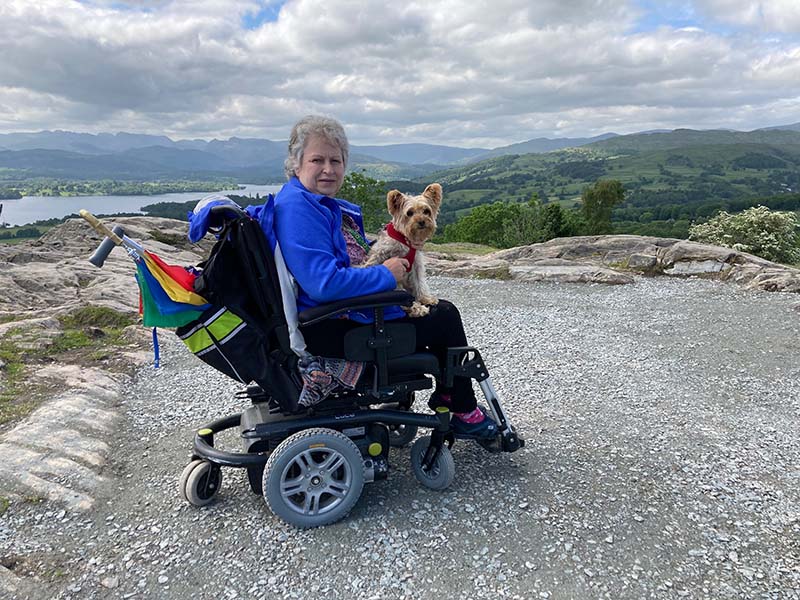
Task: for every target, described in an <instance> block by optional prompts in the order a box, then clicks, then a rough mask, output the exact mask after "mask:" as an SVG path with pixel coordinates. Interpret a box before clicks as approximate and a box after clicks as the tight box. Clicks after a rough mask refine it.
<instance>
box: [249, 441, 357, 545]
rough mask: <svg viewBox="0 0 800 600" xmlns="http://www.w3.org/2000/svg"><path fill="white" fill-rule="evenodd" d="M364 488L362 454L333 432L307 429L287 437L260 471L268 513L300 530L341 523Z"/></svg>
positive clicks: (350, 443) (352, 444)
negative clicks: (262, 476)
mask: <svg viewBox="0 0 800 600" xmlns="http://www.w3.org/2000/svg"><path fill="white" fill-rule="evenodd" d="M363 488H364V463H363V458H362V456H361V452H360V451H359V450H358V447H357V446H356V445H355V444H354V443H353V441H352V440H351V439H350V438H348V437H347V436H346V435H344V434H342V433H340V432H338V431H336V430H333V429H326V428H316V429H308V430H306V431H300V432H298V433H295V434H294V435H291V436H289V437H288V438H286V439H285V440H284V441H283V442H281V443H280V445H279V446H278V447H277V448H276V449H275V451H274V452H273V453H272V454H271V455H270V457H269V460H268V461H267V465H266V467H265V468H264V481H263V490H264V499H265V500H266V501H267V504H268V505H269V507H270V509H272V512H273V513H275V514H276V515H277V516H278V517H280V518H281V519H283V520H284V521H286V522H287V523H289V524H290V525H294V526H295V527H299V528H301V529H306V528H309V527H319V526H320V525H329V524H331V523H335V522H336V521H338V520H339V519H342V518H344V517H345V516H346V515H347V514H348V513H349V512H350V510H351V509H352V508H353V506H355V503H356V502H357V501H358V499H359V497H360V496H361V491H362V489H363Z"/></svg>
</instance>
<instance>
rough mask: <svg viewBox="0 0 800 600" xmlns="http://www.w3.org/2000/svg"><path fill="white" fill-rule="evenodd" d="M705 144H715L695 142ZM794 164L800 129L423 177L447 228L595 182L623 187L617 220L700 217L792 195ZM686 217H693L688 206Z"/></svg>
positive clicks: (588, 150)
mask: <svg viewBox="0 0 800 600" xmlns="http://www.w3.org/2000/svg"><path fill="white" fill-rule="evenodd" d="M626 138H627V141H625V140H626ZM703 140H705V141H706V142H709V141H713V142H715V143H705V144H702V143H699V142H701V141H703ZM738 140H747V141H745V142H742V141H738ZM678 143H683V144H685V145H683V146H676V144H678ZM798 167H800V132H794V131H758V132H751V133H741V132H727V131H719V132H718V131H712V132H695V131H689V130H679V131H677V132H674V134H638V135H635V136H620V137H617V138H612V139H608V140H604V141H601V142H596V143H594V144H590V145H587V146H583V147H581V148H572V149H566V150H560V151H556V152H549V153H546V154H523V155H516V156H515V155H511V156H503V157H498V158H494V159H490V160H486V161H482V162H479V163H475V164H472V165H469V166H466V167H461V168H457V169H448V170H445V171H439V172H436V173H433V174H431V175H429V176H427V177H426V180H427V181H439V182H441V183H442V184H443V185H444V186H445V202H444V206H443V220H444V222H445V223H448V222H452V221H453V220H454V219H455V218H457V217H458V216H461V215H463V214H465V213H466V212H468V211H469V209H470V208H472V207H474V206H477V205H479V204H485V203H488V202H494V201H498V200H500V201H506V202H520V201H524V200H527V199H528V198H530V197H531V195H532V194H533V193H536V194H538V196H539V197H540V198H541V199H542V200H543V201H545V202H558V203H559V204H561V205H562V206H565V207H570V206H573V205H575V204H576V203H577V202H578V201H579V199H580V194H581V192H582V191H583V189H584V188H585V187H586V186H588V185H590V184H592V183H594V182H595V181H596V180H598V179H601V178H604V179H617V180H619V181H621V182H622V183H623V184H624V186H625V190H626V203H625V205H624V206H623V207H620V208H619V209H617V213H616V214H617V218H622V216H621V215H622V213H621V212H620V211H624V210H626V209H631V211H632V212H631V211H629V213H627V214H625V217H624V218H625V219H626V220H639V219H640V218H642V217H643V216H645V217H646V215H645V213H647V212H648V209H652V208H654V207H660V206H664V205H687V206H689V205H691V206H693V207H697V206H699V205H706V206H708V207H715V208H713V209H712V208H709V209H708V210H701V211H700V213H699V214H700V216H708V214H712V213H713V212H714V211H715V210H719V208H720V207H724V206H726V205H727V204H728V203H730V202H731V201H734V200H736V201H738V200H742V199H747V198H757V197H763V196H773V195H779V194H785V193H791V192H797V191H798V190H800V168H798ZM650 212H651V213H652V211H650ZM687 214H690V215H691V217H690V218H694V217H695V216H697V213H696V211H695V210H694V209H693V210H692V211H689V213H687ZM684 216H685V215H684ZM651 217H652V215H651Z"/></svg>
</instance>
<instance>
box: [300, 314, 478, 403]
mask: <svg viewBox="0 0 800 600" xmlns="http://www.w3.org/2000/svg"><path fill="white" fill-rule="evenodd" d="M389 322H390V323H411V324H412V325H414V327H415V329H416V332H417V351H418V352H430V353H432V354H434V355H435V356H436V358H437V359H438V360H439V366H440V368H444V366H445V360H446V356H447V348H448V347H451V346H467V345H468V344H467V334H466V333H464V324H463V323H462V321H461V313H459V312H458V309H457V308H456V306H455V305H454V304H453V303H451V302H448V301H447V300H439V304H437V305H436V306H432V307H431V311H430V313H428V314H427V315H425V316H424V317H415V318H413V319H412V318H410V317H404V318H402V319H394V320H392V321H389ZM363 326H364V325H363V323H357V322H356V321H351V320H350V319H327V320H326V321H322V322H320V323H315V324H314V325H308V326H307V327H303V328H301V330H300V331H301V332H302V333H303V337H304V338H305V340H306V346H307V347H308V351H309V352H311V354H314V355H316V356H328V357H333V358H338V357H343V356H344V336H345V334H346V333H347V332H348V331H350V330H351V329H355V328H356V327H363ZM436 391H437V392H438V393H442V394H450V395H451V396H452V409H453V412H459V413H461V412H470V411H472V410H474V409H475V406H476V404H477V401H476V399H475V393H474V392H473V390H472V380H471V379H470V378H468V377H455V378H453V387H452V389H448V388H445V387H444V386H442V385H440V384H438V383H437V385H436Z"/></svg>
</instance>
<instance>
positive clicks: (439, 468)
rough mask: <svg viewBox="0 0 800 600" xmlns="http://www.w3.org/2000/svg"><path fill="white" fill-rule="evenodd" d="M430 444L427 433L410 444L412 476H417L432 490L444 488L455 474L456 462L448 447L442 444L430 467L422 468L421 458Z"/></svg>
mask: <svg viewBox="0 0 800 600" xmlns="http://www.w3.org/2000/svg"><path fill="white" fill-rule="evenodd" d="M430 444H431V437H430V436H429V435H426V436H423V437H421V438H419V439H418V440H417V441H416V442H414V445H413V446H411V469H412V470H413V471H414V477H416V478H417V481H419V482H420V483H421V484H422V485H424V486H425V487H427V488H430V489H432V490H444V489H446V488H448V487H450V484H451V483H453V478H455V475H456V463H455V461H454V460H453V454H452V453H451V452H450V448H448V447H447V446H442V449H441V451H440V452H439V456H438V457H437V458H436V460H435V461H434V463H433V465H431V467H430V469H427V470H426V469H424V468H423V467H422V460H423V458H424V457H425V451H426V450H427V449H428V446H430Z"/></svg>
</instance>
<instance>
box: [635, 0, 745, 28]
mask: <svg viewBox="0 0 800 600" xmlns="http://www.w3.org/2000/svg"><path fill="white" fill-rule="evenodd" d="M635 4H636V6H637V7H638V8H639V9H640V10H641V11H642V13H643V14H642V16H641V17H640V18H639V20H638V21H637V22H636V24H635V25H634V27H633V29H632V32H633V33H642V32H646V31H653V30H654V29H658V28H659V27H670V28H672V29H682V28H684V27H697V28H699V29H702V30H703V31H708V32H709V33H716V34H719V35H730V34H733V33H736V30H735V29H733V28H731V27H730V26H726V25H723V24H721V23H719V22H717V21H714V20H712V19H709V18H707V16H706V15H703V14H702V13H698V12H697V11H695V9H694V6H693V3H692V2H686V1H681V0H667V1H663V0H661V1H659V0H635Z"/></svg>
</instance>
